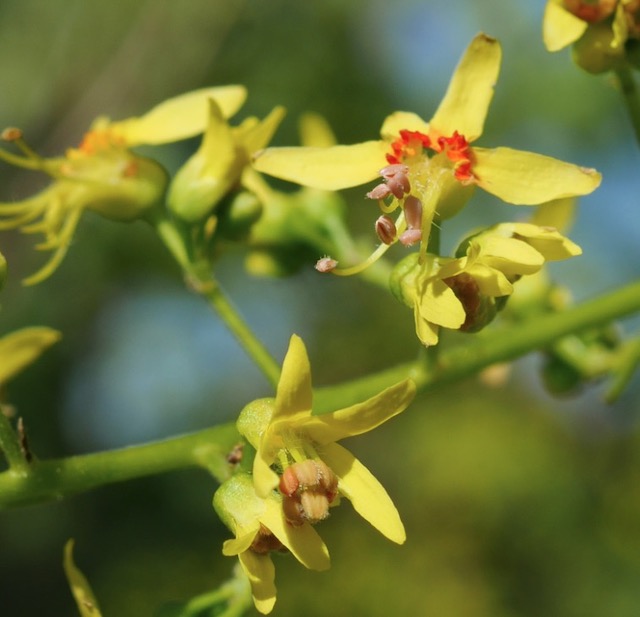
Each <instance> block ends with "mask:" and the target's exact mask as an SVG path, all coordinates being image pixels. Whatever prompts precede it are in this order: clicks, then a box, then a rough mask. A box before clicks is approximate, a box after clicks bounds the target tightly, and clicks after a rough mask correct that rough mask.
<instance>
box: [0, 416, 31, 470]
mask: <svg viewBox="0 0 640 617" xmlns="http://www.w3.org/2000/svg"><path fill="white" fill-rule="evenodd" d="M0 451H1V452H4V456H5V458H6V459H7V462H8V463H9V468H10V469H11V470H12V471H14V472H22V471H24V470H25V469H26V468H27V467H28V464H27V461H26V459H25V458H24V455H23V454H22V450H21V449H20V443H19V442H18V436H17V435H16V433H15V431H14V430H13V427H12V426H11V421H10V420H9V418H7V416H5V415H4V413H2V409H0Z"/></svg>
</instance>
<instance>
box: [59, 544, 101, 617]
mask: <svg viewBox="0 0 640 617" xmlns="http://www.w3.org/2000/svg"><path fill="white" fill-rule="evenodd" d="M63 566H64V572H65V574H66V575H67V580H68V581H69V586H70V587H71V593H72V594H73V597H74V599H75V601H76V604H77V605H78V610H79V611H80V615H82V617H100V615H101V613H100V609H99V607H98V601H97V600H96V598H95V596H94V595H93V592H92V591H91V586H90V585H89V582H88V581H87V579H86V578H85V576H84V574H82V572H80V570H78V568H77V567H76V564H75V563H74V562H73V540H69V541H68V542H67V543H66V544H65V546H64V561H63Z"/></svg>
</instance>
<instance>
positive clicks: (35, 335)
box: [0, 327, 62, 384]
mask: <svg viewBox="0 0 640 617" xmlns="http://www.w3.org/2000/svg"><path fill="white" fill-rule="evenodd" d="M61 338H62V335H61V334H60V332H58V331H57V330H52V329H51V328H45V327H32V328H23V329H21V330H16V331H15V332H11V333H10V334H6V335H5V336H3V337H2V338H0V384H5V383H6V382H7V381H9V380H10V379H11V378H12V377H14V376H15V375H16V374H18V373H19V372H20V371H22V370H23V369H24V368H25V367H26V366H28V365H29V364H31V363H32V362H34V361H35V360H36V359H37V358H38V357H39V356H40V355H41V354H42V353H43V352H44V351H45V350H46V349H47V348H49V347H50V346H51V345H53V344H54V343H57V342H58V341H59V340H60V339H61Z"/></svg>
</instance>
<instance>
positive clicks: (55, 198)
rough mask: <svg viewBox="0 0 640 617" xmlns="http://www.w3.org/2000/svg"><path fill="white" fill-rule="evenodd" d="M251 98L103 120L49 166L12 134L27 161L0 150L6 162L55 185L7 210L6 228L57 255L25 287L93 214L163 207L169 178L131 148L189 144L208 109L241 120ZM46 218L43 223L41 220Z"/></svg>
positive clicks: (224, 97)
mask: <svg viewBox="0 0 640 617" xmlns="http://www.w3.org/2000/svg"><path fill="white" fill-rule="evenodd" d="M244 97H245V91H244V88H241V87H240V86H227V87H224V88H209V89H204V90H198V91H196V92H192V93H189V94H185V95H182V96H179V97H176V98H174V99H169V100H168V101H165V102H164V103H161V104H160V105H158V106H157V107H155V108H153V109H152V110H151V111H149V112H148V113H147V114H145V115H144V116H141V117H140V118H130V119H128V120H123V121H121V122H109V121H108V120H107V119H105V118H100V119H98V120H97V121H96V122H95V123H94V125H93V126H92V128H91V130H90V131H89V132H88V133H87V134H86V135H85V136H84V138H83V140H82V143H81V144H80V146H79V147H78V148H70V149H69V150H67V152H66V154H65V156H64V157H57V158H51V159H43V158H42V157H40V156H39V155H37V154H36V153H35V152H33V150H31V148H29V146H28V145H27V144H26V143H25V141H24V139H23V137H22V132H21V131H19V130H18V129H7V130H5V131H4V132H3V138H4V139H5V140H6V141H11V142H13V143H14V144H15V145H16V146H17V147H18V148H19V149H20V150H21V151H22V154H23V156H19V155H16V154H13V153H11V152H7V151H4V150H0V159H3V160H5V161H6V162H8V163H10V164H14V165H17V166H20V167H24V168H27V169H32V170H35V171H41V172H44V173H46V174H47V175H49V176H50V177H51V178H53V179H54V182H53V183H52V184H51V185H50V186H49V187H47V188H46V189H44V190H43V191H41V192H40V193H39V194H37V195H35V196H34V197H31V198H28V199H25V200H23V201H21V202H15V203H0V229H12V228H21V230H22V231H23V232H25V233H41V234H43V235H44V241H43V242H41V243H40V244H38V245H37V246H36V248H37V249H39V250H46V251H52V252H53V254H52V256H51V257H50V259H49V261H48V262H47V263H46V264H45V265H44V266H43V267H42V268H41V269H40V270H39V271H38V272H36V273H35V274H34V275H32V276H30V277H28V278H27V279H26V280H25V281H24V282H25V284H34V283H38V282H40V281H42V280H44V279H45V278H47V277H48V276H50V275H51V274H52V273H53V271H54V270H55V269H56V268H57V266H58V265H59V264H60V262H61V261H62V259H63V258H64V256H65V254H66V252H67V249H68V247H69V245H70V243H71V240H72V237H73V234H74V231H75V229H76V227H77V225H78V223H79V221H80V218H81V216H82V213H83V212H84V211H85V210H91V211H93V212H96V213H97V214H99V215H101V216H103V217H105V218H107V219H110V220H113V221H119V222H128V221H133V220H136V219H139V218H142V217H145V216H147V215H149V214H150V212H151V211H152V210H153V209H154V208H155V207H157V206H159V205H160V204H161V203H162V200H163V198H164V194H165V191H166V187H167V182H168V179H167V174H166V172H165V170H164V169H163V168H162V167H161V166H160V165H159V164H158V163H156V162H155V161H153V160H151V159H149V158H145V157H141V156H137V155H135V154H133V153H132V152H131V151H130V150H129V148H131V147H133V146H138V145H141V144H161V143H167V142H170V141H175V140H177V139H185V138H187V137H191V136H192V135H195V134H197V133H199V132H202V131H203V130H204V129H205V128H206V126H207V117H208V114H207V105H208V101H209V100H215V101H216V102H217V104H218V106H219V108H220V110H221V111H220V113H224V114H231V113H234V112H235V111H236V110H237V108H238V107H239V105H240V104H241V103H242V101H243V100H244ZM38 219H40V220H38Z"/></svg>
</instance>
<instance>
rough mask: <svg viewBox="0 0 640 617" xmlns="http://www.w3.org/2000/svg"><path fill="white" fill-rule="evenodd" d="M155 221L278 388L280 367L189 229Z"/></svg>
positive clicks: (190, 278) (194, 284) (191, 279)
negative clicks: (197, 250)
mask: <svg viewBox="0 0 640 617" xmlns="http://www.w3.org/2000/svg"><path fill="white" fill-rule="evenodd" d="M152 224H153V225H154V227H155V229H156V232H157V233H158V236H159V237H160V238H161V240H162V241H163V243H164V244H165V246H166V247H167V248H168V249H169V252H170V253H171V254H172V255H173V257H174V259H175V260H176V262H178V264H179V265H180V267H181V268H182V271H183V273H184V275H185V278H186V280H187V282H188V283H189V285H190V286H191V288H192V289H193V290H194V291H195V292H196V293H197V294H199V295H200V296H201V297H203V298H204V299H205V300H206V301H207V302H208V303H209V306H211V308H213V310H214V311H215V312H216V313H217V314H218V316H219V317H220V318H221V319H222V321H223V322H224V323H225V325H226V326H227V328H229V330H230V331H231V332H232V334H233V335H234V336H235V337H236V340H237V341H238V342H239V343H240V345H241V346H242V347H243V349H244V350H245V351H246V352H247V354H248V355H249V357H250V358H251V359H252V360H253V361H254V362H255V363H256V365H257V366H258V368H259V369H260V370H261V371H262V372H263V374H264V375H265V377H266V378H267V379H268V381H269V383H270V384H271V385H272V386H273V387H274V389H275V388H276V386H277V385H278V380H279V379H280V366H279V365H278V363H277V362H276V361H275V360H274V359H273V358H272V357H271V355H270V354H269V352H268V351H267V349H266V347H265V346H264V345H263V344H262V343H261V342H260V341H259V340H258V338H257V337H256V336H255V334H254V333H253V332H252V330H251V329H250V328H249V326H248V325H247V324H246V323H245V322H244V320H243V319H242V318H241V317H240V314H239V313H238V311H237V310H236V308H235V307H234V306H233V304H232V303H231V302H230V301H229V299H228V298H227V297H226V296H225V294H224V292H223V291H222V289H221V287H220V284H219V283H218V281H217V280H216V279H215V277H214V276H213V274H212V272H211V266H210V264H209V263H208V262H207V261H205V260H198V259H196V258H195V257H194V256H193V251H192V250H190V243H189V241H188V238H187V232H186V231H185V230H183V229H180V228H179V227H178V225H177V224H176V223H175V222H174V221H172V220H170V219H169V218H167V217H166V216H164V215H159V216H157V218H156V219H155V220H153V221H152Z"/></svg>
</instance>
